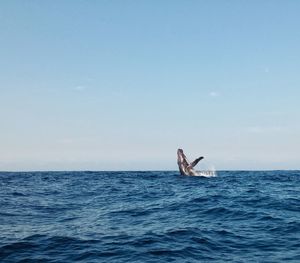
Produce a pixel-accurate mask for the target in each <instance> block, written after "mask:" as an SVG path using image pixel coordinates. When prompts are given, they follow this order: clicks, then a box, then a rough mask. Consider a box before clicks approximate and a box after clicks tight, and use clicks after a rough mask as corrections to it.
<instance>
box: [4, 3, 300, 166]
mask: <svg viewBox="0 0 300 263" xmlns="http://www.w3.org/2000/svg"><path fill="white" fill-rule="evenodd" d="M299 10H300V2H299V1H291V0H290V1H13V0H11V1H1V2H0V35H1V41H0V107H1V108H0V109H1V110H0V120H1V122H0V170H2V171H3V170H175V169H177V165H176V150H177V148H179V147H181V148H183V149H184V150H185V152H186V154H187V156H188V157H189V158H190V159H193V158H196V157H199V156H204V157H205V159H204V160H203V161H201V162H200V163H199V164H198V166H197V167H198V168H199V169H212V168H215V169H254V170H260V169H300V136H299V135H300V122H299V116H300V107H299V99H300V74H299V69H300V59H299V57H300V33H299V32H300V31H299V28H300V16H299Z"/></svg>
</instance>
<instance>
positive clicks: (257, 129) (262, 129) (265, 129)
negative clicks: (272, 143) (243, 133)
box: [246, 126, 287, 134]
mask: <svg viewBox="0 0 300 263" xmlns="http://www.w3.org/2000/svg"><path fill="white" fill-rule="evenodd" d="M246 130H247V132H249V133H256V134H265V133H274V132H285V131H287V128H286V127H282V126H251V127H247V128H246Z"/></svg>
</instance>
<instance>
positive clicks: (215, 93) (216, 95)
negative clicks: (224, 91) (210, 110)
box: [209, 91, 221, 97]
mask: <svg viewBox="0 0 300 263" xmlns="http://www.w3.org/2000/svg"><path fill="white" fill-rule="evenodd" d="M220 95H221V94H220V93H219V92H217V91H211V92H210V93H209V96H211V97H219V96H220Z"/></svg>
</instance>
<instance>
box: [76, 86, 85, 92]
mask: <svg viewBox="0 0 300 263" xmlns="http://www.w3.org/2000/svg"><path fill="white" fill-rule="evenodd" d="M74 89H75V90H77V91H84V90H86V89H87V87H86V86H81V85H79V86H76V87H75V88H74Z"/></svg>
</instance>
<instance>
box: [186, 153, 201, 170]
mask: <svg viewBox="0 0 300 263" xmlns="http://www.w3.org/2000/svg"><path fill="white" fill-rule="evenodd" d="M202 159H204V157H203V156H201V157H199V158H197V159H196V160H195V161H193V162H191V163H190V164H189V165H188V168H193V167H195V166H196V165H197V163H199V162H200V161H201V160H202Z"/></svg>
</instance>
